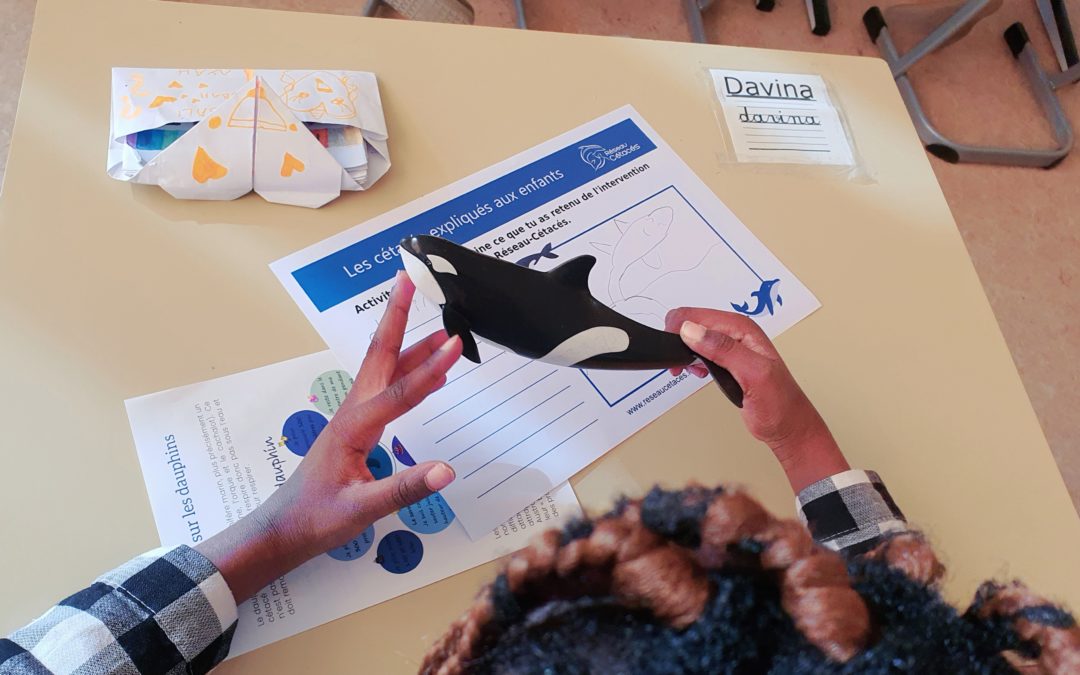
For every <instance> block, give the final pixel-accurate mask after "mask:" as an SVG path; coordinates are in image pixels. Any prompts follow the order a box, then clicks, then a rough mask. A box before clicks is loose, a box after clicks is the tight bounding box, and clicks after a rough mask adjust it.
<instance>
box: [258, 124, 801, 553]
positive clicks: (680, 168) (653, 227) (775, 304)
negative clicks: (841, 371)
mask: <svg viewBox="0 0 1080 675" xmlns="http://www.w3.org/2000/svg"><path fill="white" fill-rule="evenodd" d="M423 233H430V234H437V235H442V236H446V237H448V238H450V239H452V240H454V241H456V242H458V243H467V244H468V245H469V246H472V247H474V248H476V249H477V250H481V251H483V252H484V253H487V254H490V255H494V256H496V257H500V258H505V259H507V260H511V261H515V262H520V263H522V264H532V265H533V266H534V268H535V269H541V270H544V269H550V268H552V267H554V266H555V265H557V264H559V263H563V262H565V261H567V260H570V259H571V258H573V257H575V256H578V255H586V254H588V255H594V256H596V258H597V259H598V262H597V264H596V267H595V268H594V269H593V271H592V274H591V276H590V279H589V283H590V288H591V290H592V293H593V294H594V295H595V296H596V297H597V298H599V299H601V300H602V301H604V302H608V303H610V304H611V305H612V306H613V307H614V308H615V309H617V310H620V311H622V312H624V313H625V314H628V315H630V316H632V317H633V318H635V319H637V320H639V321H641V322H643V323H647V324H650V325H653V326H654V327H662V325H663V317H664V314H665V312H666V311H667V310H668V309H669V308H672V307H676V306H680V305H690V306H694V305H696V306H704V307H718V308H721V309H726V310H729V311H730V310H732V309H735V310H736V311H743V312H744V313H746V314H749V315H752V316H753V317H754V319H756V320H757V321H758V322H759V323H760V324H761V325H762V327H764V329H765V331H766V332H767V333H769V334H770V335H773V336H775V335H777V334H779V333H781V332H782V331H784V330H785V329H787V328H789V327H790V326H792V325H794V324H795V323H796V322H798V321H799V320H801V319H802V318H803V317H805V316H807V315H808V314H809V313H810V312H812V311H813V310H814V309H816V308H817V307H818V306H819V305H818V302H817V300H816V299H815V298H814V296H813V295H812V294H811V293H810V291H809V290H807V289H806V288H805V287H804V286H803V285H802V284H801V283H800V282H799V280H798V279H796V278H795V276H794V275H793V274H792V273H791V272H790V271H789V270H787V269H786V268H785V267H784V266H783V265H782V264H781V263H780V261H778V260H777V259H776V258H775V257H774V256H773V255H772V254H771V253H770V252H769V251H768V250H767V249H766V248H765V246H764V245H762V243H761V242H760V241H758V240H757V239H756V238H755V237H754V236H753V235H752V234H751V233H750V231H749V230H747V229H746V228H745V227H744V226H743V225H742V223H740V222H739V220H738V219H737V218H736V217H735V215H734V214H732V213H731V211H729V210H728V209H727V207H725V206H724V204H723V203H721V202H720V200H719V199H717V197H716V196H715V195H714V194H712V192H710V191H709V189H708V188H707V187H706V186H705V184H704V183H702V182H701V180H700V179H698V178H697V176H695V175H694V174H693V172H692V171H691V170H690V168H689V167H687V166H686V164H685V163H684V162H683V161H682V160H680V159H679V158H678V157H677V156H676V155H675V153H674V152H672V150H671V148H670V147H668V146H667V144H665V143H664V141H663V140H662V139H661V138H660V137H659V136H658V135H657V134H656V132H655V131H653V130H652V129H651V128H650V127H649V126H648V124H646V123H645V121H644V120H643V119H642V118H641V117H640V116H639V115H638V114H637V112H636V111H635V110H634V109H633V108H631V107H624V108H622V109H619V110H617V111H615V112H612V113H610V114H608V115H605V116H603V117H601V118H599V119H597V120H594V121H592V122H589V123H588V124H585V125H583V126H581V127H579V128H577V129H574V130H573V131H570V132H567V133H565V134H563V135H561V136H559V137H557V138H555V139H552V140H550V141H548V142H546V143H543V144H541V145H539V146H537V147H535V148H532V149H531V150H527V151H525V152H523V153H521V154H519V155H517V156H515V157H512V158H510V159H508V160H506V161H504V162H501V163H499V164H496V165H495V166H492V167H490V168H488V169H485V170H483V171H480V172H479V173H476V174H474V175H472V176H469V177H468V178H464V179H462V180H460V181H458V182H456V183H454V184H452V185H449V186H447V187H445V188H443V189H441V190H438V191H436V192H434V193H432V194H429V195H427V196H425V197H422V198H420V199H418V200H416V201H414V202H412V203H410V204H407V205H405V206H402V207H400V208H398V209H395V210H394V211H391V212H389V213H386V214H384V215H382V216H380V217H378V218H375V219H374V220H372V221H369V222H367V223H364V224H362V225H359V226H357V227H355V228H352V229H350V230H346V231H344V232H342V233H340V234H338V235H335V236H334V237H331V238H329V239H327V240H325V241H323V242H321V243H318V244H315V245H313V246H311V247H309V248H307V249H305V250H303V251H300V252H298V253H295V254H293V255H290V256H288V257H286V258H283V259H282V260H279V261H277V262H275V263H273V264H272V265H271V268H272V269H273V271H274V273H275V274H276V275H277V276H278V278H279V279H280V280H281V282H282V283H283V284H284V285H285V288H286V289H287V290H288V292H289V294H290V295H291V296H292V297H293V299H294V300H295V301H296V302H297V304H299V306H300V308H301V309H302V310H303V312H304V314H305V316H307V317H308V319H309V320H310V321H311V322H312V324H314V326H315V328H316V329H317V330H318V331H319V333H320V334H321V335H322V336H323V338H324V339H325V340H326V342H327V344H328V345H329V346H330V348H331V350H333V351H334V353H335V354H336V355H337V356H338V357H339V358H340V359H341V360H342V362H343V363H344V364H345V366H346V368H349V369H353V368H356V367H358V366H359V363H360V360H361V359H362V357H363V354H364V350H365V348H366V346H367V343H368V341H369V339H370V336H371V334H372V332H373V331H374V328H375V326H376V324H377V322H378V320H379V318H380V316H381V314H382V307H383V305H384V303H385V301H386V298H387V297H388V295H389V290H390V287H391V284H392V281H391V280H392V277H393V275H394V273H395V271H396V270H397V269H400V268H401V267H402V265H401V261H400V259H399V257H398V253H397V244H398V242H399V241H400V240H401V239H402V238H403V237H405V236H407V235H412V234H423ZM493 311H498V308H493ZM440 325H441V320H440V314H439V308H438V307H433V306H431V305H430V304H428V303H427V302H426V301H425V300H424V299H423V298H420V297H419V296H418V298H417V300H416V301H415V302H414V307H413V309H412V312H411V314H410V319H409V329H408V333H407V336H406V338H407V342H408V341H410V340H417V339H420V338H422V337H423V336H424V335H426V334H427V333H429V332H431V331H433V330H435V329H437V328H439V327H440ZM481 357H482V359H483V362H482V364H481V365H479V366H478V365H476V364H473V363H471V362H468V361H465V360H462V361H461V362H460V363H459V364H457V365H456V366H455V367H454V369H453V370H452V371H451V372H450V375H449V378H448V381H447V384H446V386H445V387H443V389H441V390H440V391H438V392H436V393H435V394H433V395H432V396H431V397H429V398H428V400H427V401H425V402H424V403H423V404H422V405H421V406H419V407H418V408H417V409H415V410H414V411H412V412H411V413H410V414H409V415H406V416H405V417H404V418H402V419H401V420H399V421H398V422H397V423H396V425H395V427H394V429H395V434H396V435H397V436H398V437H399V438H400V439H401V440H402V441H403V442H405V444H406V445H407V447H408V448H409V450H410V452H412V453H413V454H414V455H416V456H417V457H423V458H424V459H442V460H445V461H448V462H450V464H451V465H453V467H454V469H455V470H456V471H457V475H458V478H457V480H456V481H454V483H452V484H451V485H450V486H449V487H448V488H447V489H446V490H444V491H443V494H444V496H445V497H446V499H447V501H448V502H449V503H450V504H451V506H452V507H453V509H454V511H455V513H457V515H458V517H459V518H460V519H461V521H462V523H464V525H465V527H466V529H467V530H468V531H469V533H470V534H472V535H474V536H479V535H482V534H483V533H484V532H485V531H486V530H489V529H490V528H491V527H492V526H493V525H494V524H495V523H497V522H499V521H500V520H503V519H505V518H506V517H507V515H509V514H511V513H513V512H514V511H516V510H517V509H520V508H521V507H522V506H524V505H525V504H527V503H528V502H529V501H531V500H533V499H535V498H536V497H537V496H538V495H540V494H543V493H544V492H546V491H547V490H550V489H551V488H552V487H554V486H555V485H558V484H560V483H562V482H563V481H565V480H567V479H568V478H569V477H570V476H572V475H574V474H575V473H576V472H578V471H580V470H581V469H582V468H584V467H585V466H586V465H588V464H589V463H590V462H592V461H593V460H595V459H596V458H598V457H600V456H601V455H603V454H604V453H605V452H607V451H608V450H609V449H610V448H612V447H614V446H615V445H617V444H618V443H620V442H621V441H623V440H624V439H626V438H627V437H629V436H630V435H631V434H633V433H634V432H635V431H637V430H638V429H640V428H641V427H643V426H645V425H646V424H648V423H649V422H651V421H652V420H654V419H656V418H657V417H658V416H660V415H661V414H663V413H664V412H665V411H666V410H668V409H670V408H671V407H672V406H674V405H675V404H676V403H678V402H679V401H681V400H683V399H684V398H686V397H687V396H689V395H690V394H691V393H693V392H694V391H696V390H697V389H698V388H699V387H702V386H705V384H706V382H705V381H703V380H698V379H696V378H687V377H686V376H685V374H684V376H682V377H679V378H672V377H670V376H669V375H668V374H667V373H666V371H662V372H656V371H650V372H612V371H588V372H586V371H581V370H576V369H571V368H558V367H555V366H552V365H548V364H545V363H540V362H532V361H529V360H527V359H523V358H521V357H518V356H517V355H515V354H513V353H509V352H507V353H503V352H501V351H500V350H498V349H496V348H494V347H491V346H486V345H482V346H481Z"/></svg>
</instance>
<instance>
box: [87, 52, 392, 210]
mask: <svg viewBox="0 0 1080 675" xmlns="http://www.w3.org/2000/svg"><path fill="white" fill-rule="evenodd" d="M389 168H390V154H389V150H388V148H387V134H386V123H385V120H384V119H383V114H382V103H381V101H380V99H379V89H378V84H377V82H376V79H375V76H374V75H373V74H371V73H364V72H355V71H325V70H317V71H292V70H251V69H153V68H149V69H135V68H114V69H113V102H112V114H111V122H110V134H109V157H108V166H107V171H108V173H109V175H110V176H112V177H113V178H116V179H118V180H122V181H129V182H133V183H147V184H152V185H158V186H160V187H161V188H162V189H164V190H165V191H166V192H168V193H169V194H171V195H172V196H174V197H177V198H180V199H235V198H237V197H239V196H241V195H244V194H246V193H248V192H251V191H252V190H254V191H255V192H257V193H258V194H259V195H261V196H262V197H263V198H264V199H266V200H267V201H271V202H276V203H280V204H293V205H297V206H307V207H311V208H317V207H319V206H322V205H323V204H325V203H327V202H329V201H331V200H333V199H335V198H336V197H337V196H338V195H339V194H340V193H341V191H342V190H363V189H366V188H368V187H370V186H371V185H372V184H373V183H374V182H375V181H376V180H378V179H379V178H380V177H382V175H383V174H385V173H386V171H387V170H389Z"/></svg>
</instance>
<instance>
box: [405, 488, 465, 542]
mask: <svg viewBox="0 0 1080 675" xmlns="http://www.w3.org/2000/svg"><path fill="white" fill-rule="evenodd" d="M398 518H401V522H403V523H405V525H406V526H408V528H409V529H410V530H412V531H413V532H419V533H420V534H435V533H436V532H442V531H443V530H445V529H446V528H447V527H449V526H450V523H452V522H454V512H453V510H451V509H450V505H449V504H447V503H446V500H445V499H443V498H442V495H440V494H439V493H438V492H436V493H435V494H432V495H428V496H427V497H424V498H423V499H421V500H420V501H418V502H416V503H415V504H410V505H409V506H406V507H405V508H403V509H401V510H400V511H398Z"/></svg>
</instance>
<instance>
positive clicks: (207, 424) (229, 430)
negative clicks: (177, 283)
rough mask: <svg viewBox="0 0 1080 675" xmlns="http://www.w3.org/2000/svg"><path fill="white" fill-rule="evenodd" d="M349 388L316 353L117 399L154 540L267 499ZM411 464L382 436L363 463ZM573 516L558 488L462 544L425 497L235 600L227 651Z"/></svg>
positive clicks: (445, 573) (486, 556)
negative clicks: (236, 615)
mask: <svg viewBox="0 0 1080 675" xmlns="http://www.w3.org/2000/svg"><path fill="white" fill-rule="evenodd" d="M351 384H352V378H351V377H350V376H349V374H348V373H347V372H345V371H343V370H342V369H341V366H340V365H339V363H338V360H337V359H335V358H334V356H333V355H332V354H331V353H330V352H321V353H318V354H312V355H310V356H303V357H300V358H297V359H292V360H290V361H283V362H281V363H275V364H273V365H269V366H266V367H263V368H258V369H256V370H249V371H247V372H243V373H237V374H235V375H229V376H227V377H222V378H219V379H216V380H209V381H207V382H200V383H198V384H192V385H189V386H186V387H179V388H177V389H170V390H169V391H163V392H160V393H157V394H150V395H149V396H142V397H139V398H134V399H131V400H129V401H127V409H128V417H129V419H130V421H131V428H132V432H133V434H134V436H135V446H136V448H137V450H138V454H139V461H140V463H141V464H142V470H143V477H144V479H145V480H146V491H147V493H148V494H149V496H150V504H151V506H152V508H153V511H154V521H155V522H156V523H157V528H158V533H159V535H160V536H161V542H162V544H164V545H177V544H188V545H195V544H198V543H199V542H200V541H204V540H206V539H207V538H209V537H210V536H212V535H214V534H215V533H217V532H219V531H221V530H222V529H224V528H225V527H226V526H227V525H229V524H231V523H233V522H235V521H236V520H237V519H238V518H241V517H242V516H244V515H245V514H247V513H248V512H250V511H251V510H252V509H254V508H255V507H256V506H258V505H259V504H260V503H261V502H262V501H263V500H265V499H267V498H268V497H269V496H270V495H271V494H272V493H273V491H274V490H276V489H277V488H278V487H280V486H281V485H282V484H283V483H284V482H285V480H286V479H287V478H288V477H289V476H290V475H291V474H292V472H293V471H294V470H295V469H296V467H297V465H298V464H299V463H300V461H301V459H302V457H303V455H305V454H306V453H307V451H308V448H310V447H311V444H312V443H313V442H314V440H315V437H316V436H317V435H318V433H319V431H321V430H322V428H323V427H324V426H326V423H327V420H328V419H329V418H330V417H331V416H332V415H333V414H334V412H335V411H336V410H337V408H338V406H339V405H340V404H341V401H342V400H343V399H344V397H345V392H347V391H348V389H349V386H351ZM414 463H415V462H414V459H413V457H411V456H410V454H409V452H408V450H407V449H406V448H405V447H404V446H403V445H402V443H401V441H400V440H399V439H396V438H394V436H393V435H392V434H386V435H385V436H384V437H383V439H382V442H381V443H380V444H379V445H378V446H377V447H376V448H375V449H374V450H373V451H372V453H371V455H370V457H369V459H368V462H367V464H368V468H369V469H371V472H372V474H374V475H375V476H376V477H377V478H383V477H386V476H389V475H391V474H393V473H394V472H396V471H400V470H401V469H402V468H404V467H405V466H411V465H413V464H414ZM580 515H581V509H580V507H579V506H578V502H577V499H576V497H575V496H574V491H573V489H572V488H571V487H570V485H569V484H564V485H562V486H561V487H559V488H558V489H555V490H553V491H552V492H551V493H550V494H547V495H543V496H541V497H540V498H539V499H537V500H535V501H534V502H533V503H531V504H530V505H529V506H527V507H526V508H525V509H523V510H522V511H521V512H520V513H518V514H517V515H515V516H514V517H513V518H511V519H509V520H508V521H506V522H503V523H500V524H498V525H497V526H496V527H495V528H494V531H489V532H488V533H486V534H485V535H484V536H483V537H481V538H480V539H479V540H478V541H473V540H472V539H470V537H469V536H468V535H467V534H466V532H465V529H464V528H463V527H462V526H461V524H460V523H458V522H455V521H456V520H457V519H456V518H455V516H454V512H453V510H452V509H451V508H450V507H449V506H448V505H447V504H446V502H445V501H444V500H443V498H442V497H441V496H439V495H438V494H436V495H432V496H431V497H428V498H427V499H425V500H423V501H422V502H420V503H418V504H416V505H414V506H411V507H409V508H405V509H402V510H401V511H400V512H398V513H396V514H394V515H392V516H389V517H387V518H383V519H382V520H379V521H377V522H376V523H375V524H374V525H372V526H371V527H369V528H368V529H367V530H366V531H364V532H363V533H361V534H360V535H359V536H358V537H357V538H356V539H353V540H352V541H350V542H348V543H347V544H345V545H344V546H341V547H338V548H336V549H333V550H331V551H328V552H327V553H326V554H325V555H320V556H318V557H316V558H315V559H313V560H311V561H309V562H307V563H305V564H304V565H301V566H300V567H299V568H297V569H296V570H294V571H292V572H290V573H288V574H286V575H285V576H283V577H281V578H280V579H278V580H276V581H274V582H273V583H272V584H270V585H269V586H268V587H266V588H265V589H263V590H262V591H261V592H260V593H258V594H257V595H256V596H255V597H254V598H252V599H251V600H249V601H247V602H245V603H244V604H243V605H242V606H241V607H240V608H239V612H240V620H239V624H238V626H237V629H236V635H235V637H234V638H233V643H232V650H231V651H230V653H229V654H230V657H231V656H236V655H238V654H243V653H244V652H247V651H250V650H252V649H255V648H257V647H261V646H263V645H265V644H269V643H271V642H274V641H276V640H280V639H282V638H286V637H288V636H290V635H295V634H296V633H299V632H301V631H304V630H307V629H309V628H313V627H315V626H318V625H320V624H322V623H326V622H327V621H331V620H333V619H336V618H338V617H341V616H345V615H346V614H350V613H352V612H355V611H358V610H361V609H364V608H365V607H370V606H372V605H374V604H377V603H380V602H383V601H384V600H389V599H390V598H393V597H396V596H398V595H402V594H404V593H408V592H409V591H412V590H415V589H417V588H420V587H422V586H426V585H427V584H430V583H432V582H435V581H438V580H439V579H444V578H446V577H449V576H452V575H454V574H457V573H459V572H462V571H464V570H466V569H469V568H470V567H475V566H476V565H479V564H481V563H485V562H487V561H489V560H493V559H494V558H497V557H499V556H501V555H504V554H506V553H509V552H511V551H514V550H516V549H519V548H521V547H522V546H524V545H525V544H526V543H527V540H528V539H529V538H530V537H531V536H532V535H534V534H535V533H537V532H539V531H541V530H544V529H547V528H549V527H559V526H562V525H564V524H565V523H566V522H567V521H568V520H570V519H571V518H576V517H579V516H580Z"/></svg>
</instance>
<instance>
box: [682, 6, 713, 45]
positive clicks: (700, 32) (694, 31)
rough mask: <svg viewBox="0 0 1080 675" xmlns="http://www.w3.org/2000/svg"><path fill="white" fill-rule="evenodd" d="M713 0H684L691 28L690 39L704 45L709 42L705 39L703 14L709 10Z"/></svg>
mask: <svg viewBox="0 0 1080 675" xmlns="http://www.w3.org/2000/svg"><path fill="white" fill-rule="evenodd" d="M711 4H712V0H705V2H701V0H683V9H684V10H685V11H686V24H687V25H688V26H689V27H690V39H691V40H693V41H694V42H700V43H702V44H704V43H706V42H708V41H709V40H708V39H707V38H706V37H705V21H704V20H703V19H702V16H701V12H702V11H704V10H706V9H708V8H709V5H711Z"/></svg>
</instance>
